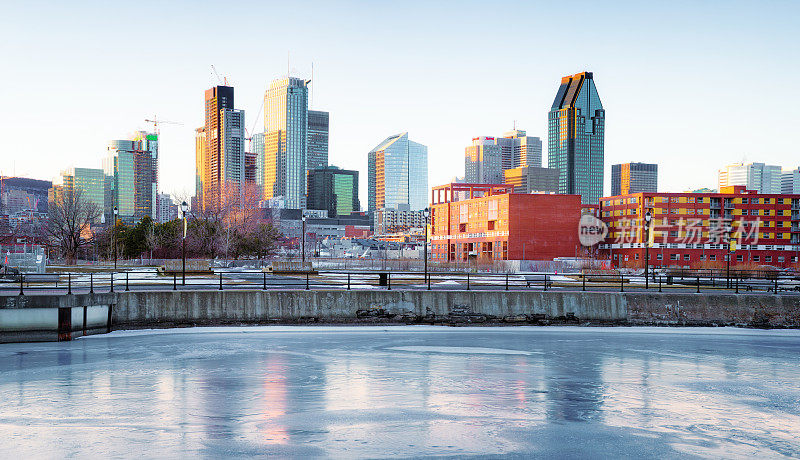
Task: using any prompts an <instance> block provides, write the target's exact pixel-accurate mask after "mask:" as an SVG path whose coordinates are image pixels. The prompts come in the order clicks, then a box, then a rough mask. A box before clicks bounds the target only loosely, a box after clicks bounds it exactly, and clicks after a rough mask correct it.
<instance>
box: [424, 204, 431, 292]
mask: <svg viewBox="0 0 800 460" xmlns="http://www.w3.org/2000/svg"><path fill="white" fill-rule="evenodd" d="M430 212H431V211H430V208H425V210H424V211H423V215H424V216H425V242H424V243H423V244H424V248H423V253H424V256H423V257H424V259H425V282H426V283H427V282H428V216H429V215H430Z"/></svg>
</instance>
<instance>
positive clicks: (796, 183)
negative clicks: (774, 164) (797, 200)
mask: <svg viewBox="0 0 800 460" xmlns="http://www.w3.org/2000/svg"><path fill="white" fill-rule="evenodd" d="M781 193H789V194H795V195H800V168H796V169H788V170H787V169H784V170H783V172H782V173H781Z"/></svg>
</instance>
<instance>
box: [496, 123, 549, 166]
mask: <svg viewBox="0 0 800 460" xmlns="http://www.w3.org/2000/svg"><path fill="white" fill-rule="evenodd" d="M495 143H496V144H497V145H499V146H500V149H501V152H502V156H503V160H502V161H503V169H504V170H505V169H511V168H524V167H526V166H534V167H539V168H540V167H541V166H542V140H541V139H539V138H538V137H532V136H528V135H527V134H526V133H525V131H523V130H520V129H514V130H512V131H508V132H507V133H504V134H503V137H498V138H497V139H495Z"/></svg>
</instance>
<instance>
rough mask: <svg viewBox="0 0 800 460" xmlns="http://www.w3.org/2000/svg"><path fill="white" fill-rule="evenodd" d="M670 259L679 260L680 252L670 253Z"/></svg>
mask: <svg viewBox="0 0 800 460" xmlns="http://www.w3.org/2000/svg"><path fill="white" fill-rule="evenodd" d="M669 260H678V254H670V255H669Z"/></svg>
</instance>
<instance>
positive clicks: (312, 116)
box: [306, 110, 330, 171]
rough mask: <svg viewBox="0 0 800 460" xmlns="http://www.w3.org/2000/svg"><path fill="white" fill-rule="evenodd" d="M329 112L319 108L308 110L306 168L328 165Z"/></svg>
mask: <svg viewBox="0 0 800 460" xmlns="http://www.w3.org/2000/svg"><path fill="white" fill-rule="evenodd" d="M329 121H330V114H329V113H328V112H321V111H319V110H309V111H308V162H307V163H308V164H307V165H306V166H307V169H308V170H309V171H310V170H312V169H319V168H324V167H326V166H328V138H329V133H330V123H329Z"/></svg>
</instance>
